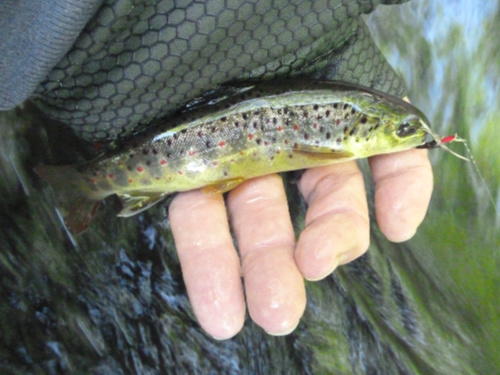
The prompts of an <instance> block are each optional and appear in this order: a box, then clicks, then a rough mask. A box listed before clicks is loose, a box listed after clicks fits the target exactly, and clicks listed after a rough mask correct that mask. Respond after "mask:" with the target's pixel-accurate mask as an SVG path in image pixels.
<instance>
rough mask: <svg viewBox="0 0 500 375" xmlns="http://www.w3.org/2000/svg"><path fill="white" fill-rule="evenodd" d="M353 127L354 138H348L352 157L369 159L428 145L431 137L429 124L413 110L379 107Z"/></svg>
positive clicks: (366, 114)
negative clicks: (355, 129) (355, 135)
mask: <svg viewBox="0 0 500 375" xmlns="http://www.w3.org/2000/svg"><path fill="white" fill-rule="evenodd" d="M356 126H357V127H358V128H359V130H358V131H357V132H356V134H357V137H355V138H352V137H351V139H347V141H348V143H349V144H350V145H349V147H348V148H352V149H355V154H356V155H359V156H360V157H368V156H373V155H378V154H386V153H392V152H398V151H404V150H409V149H412V148H416V147H419V146H421V145H423V144H426V142H429V141H430V140H431V139H430V138H433V137H434V135H433V133H432V131H431V130H430V126H429V121H428V120H427V119H426V117H425V115H423V114H422V113H420V111H418V110H417V109H416V108H414V107H413V108H411V111H408V107H400V106H398V108H384V110H380V108H377V109H374V111H372V112H371V113H370V112H365V113H364V114H363V116H361V117H360V120H358V123H357V124H356Z"/></svg>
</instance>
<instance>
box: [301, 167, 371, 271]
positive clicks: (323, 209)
mask: <svg viewBox="0 0 500 375" xmlns="http://www.w3.org/2000/svg"><path fill="white" fill-rule="evenodd" d="M298 186H299V190H300V191H301V193H302V195H303V196H304V198H305V200H306V201H307V203H308V204H309V207H308V210H307V214H306V218H305V229H304V231H303V232H302V233H301V235H300V237H299V241H298V243H297V248H296V251H295V260H296V262H297V265H298V267H299V269H300V271H301V272H302V274H303V275H304V277H305V278H306V279H309V280H318V279H321V278H324V277H325V276H327V275H328V274H330V273H331V272H332V271H333V270H334V269H335V268H336V267H337V265H339V264H344V263H348V262H350V261H352V260H354V259H356V258H357V257H359V256H361V255H362V254H363V253H364V252H365V251H366V250H367V249H368V246H369V241H370V237H369V234H370V227H369V216H368V206H367V203H366V194H365V188H364V182H363V176H362V174H361V172H360V171H359V168H358V166H357V165H356V163H355V162H346V163H340V164H333V165H329V166H325V167H318V168H311V169H308V170H307V171H305V172H304V174H303V175H302V177H301V179H300V181H299V183H298Z"/></svg>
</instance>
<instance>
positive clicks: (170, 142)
mask: <svg viewBox="0 0 500 375" xmlns="http://www.w3.org/2000/svg"><path fill="white" fill-rule="evenodd" d="M167 145H168V146H172V140H171V139H170V138H169V139H167Z"/></svg>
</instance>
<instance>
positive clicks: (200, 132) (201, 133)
mask: <svg viewBox="0 0 500 375" xmlns="http://www.w3.org/2000/svg"><path fill="white" fill-rule="evenodd" d="M198 137H200V138H201V137H203V132H202V131H201V130H200V131H199V132H198Z"/></svg>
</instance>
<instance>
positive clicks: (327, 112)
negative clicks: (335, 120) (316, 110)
mask: <svg viewBox="0 0 500 375" xmlns="http://www.w3.org/2000/svg"><path fill="white" fill-rule="evenodd" d="M328 116H330V110H329V109H327V110H326V112H325V117H328Z"/></svg>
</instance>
